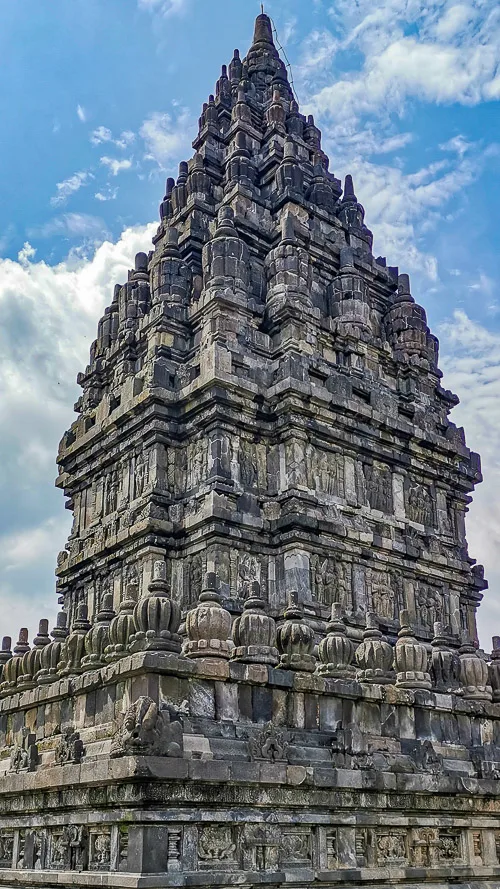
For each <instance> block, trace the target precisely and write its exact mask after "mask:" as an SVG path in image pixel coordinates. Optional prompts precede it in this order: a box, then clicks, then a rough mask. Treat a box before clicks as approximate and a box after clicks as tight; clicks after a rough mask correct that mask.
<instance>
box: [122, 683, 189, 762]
mask: <svg viewBox="0 0 500 889" xmlns="http://www.w3.org/2000/svg"><path fill="white" fill-rule="evenodd" d="M182 749H183V734H182V725H181V722H180V719H179V715H178V712H177V711H176V710H175V708H174V707H172V706H171V705H168V704H167V705H166V707H165V708H164V709H161V710H159V709H158V706H157V704H156V703H155V702H154V701H153V700H152V699H151V698H148V697H145V696H141V697H140V698H138V699H137V701H135V703H134V704H132V706H131V707H129V709H128V710H127V712H126V713H125V716H124V718H123V723H122V725H121V726H120V728H119V729H118V731H117V732H116V733H115V734H114V736H113V741H112V744H111V754H110V755H111V756H113V757H116V756H126V755H131V756H182Z"/></svg>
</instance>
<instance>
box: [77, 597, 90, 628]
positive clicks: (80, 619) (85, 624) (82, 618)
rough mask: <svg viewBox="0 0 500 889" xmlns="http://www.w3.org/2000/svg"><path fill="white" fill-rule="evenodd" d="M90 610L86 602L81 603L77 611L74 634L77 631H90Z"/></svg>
mask: <svg viewBox="0 0 500 889" xmlns="http://www.w3.org/2000/svg"><path fill="white" fill-rule="evenodd" d="M88 618H89V609H88V605H87V604H86V603H85V602H80V604H79V606H78V608H77V611H76V619H75V621H74V623H73V632H74V631H75V630H77V631H79V632H81V633H86V632H87V631H88V630H89V629H90V623H89V619H88Z"/></svg>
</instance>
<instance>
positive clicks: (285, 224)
mask: <svg viewBox="0 0 500 889" xmlns="http://www.w3.org/2000/svg"><path fill="white" fill-rule="evenodd" d="M295 242H296V237H295V224H294V217H293V213H287V214H286V216H283V217H282V220H281V243H282V244H295Z"/></svg>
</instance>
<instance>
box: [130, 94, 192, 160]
mask: <svg viewBox="0 0 500 889" xmlns="http://www.w3.org/2000/svg"><path fill="white" fill-rule="evenodd" d="M193 130H194V121H193V120H192V118H191V114H190V112H189V111H188V109H187V108H180V109H179V111H178V112H177V113H176V114H175V115H173V116H172V115H171V114H168V113H167V112H161V111H153V112H152V113H151V114H150V115H149V117H147V118H146V120H145V121H144V122H143V124H142V126H141V129H140V135H141V137H142V139H143V140H144V143H145V147H146V155H145V157H146V159H147V160H154V161H156V163H157V164H158V165H159V166H160V167H162V168H166V167H169V166H170V165H171V164H172V162H173V161H177V160H178V159H179V155H180V154H181V153H182V152H183V151H188V150H189V147H190V143H191V140H192V138H193V136H194V132H193Z"/></svg>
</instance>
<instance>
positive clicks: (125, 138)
mask: <svg viewBox="0 0 500 889" xmlns="http://www.w3.org/2000/svg"><path fill="white" fill-rule="evenodd" d="M134 140H135V133H133V132H132V130H124V131H123V133H120V135H119V137H118V139H115V145H116V147H117V148H128V146H129V145H131V144H132V142H133V141H134Z"/></svg>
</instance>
